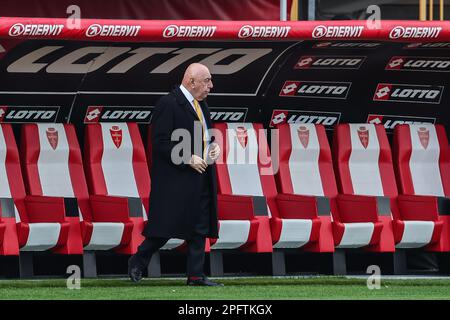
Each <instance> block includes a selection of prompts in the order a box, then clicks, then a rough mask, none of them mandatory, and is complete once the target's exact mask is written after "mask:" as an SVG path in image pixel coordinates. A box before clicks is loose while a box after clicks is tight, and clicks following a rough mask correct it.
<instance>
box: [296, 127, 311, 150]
mask: <svg viewBox="0 0 450 320" xmlns="http://www.w3.org/2000/svg"><path fill="white" fill-rule="evenodd" d="M297 134H298V138H299V139H300V142H301V143H302V145H303V147H304V148H305V149H306V148H308V143H309V130H308V128H306V127H305V126H300V127H298V128H297Z"/></svg>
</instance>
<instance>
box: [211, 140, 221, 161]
mask: <svg viewBox="0 0 450 320" xmlns="http://www.w3.org/2000/svg"><path fill="white" fill-rule="evenodd" d="M219 156H220V147H219V145H218V144H217V143H214V142H213V143H211V147H210V149H209V154H208V157H209V158H210V159H211V160H212V161H213V162H214V161H216V160H217V159H218V158H219Z"/></svg>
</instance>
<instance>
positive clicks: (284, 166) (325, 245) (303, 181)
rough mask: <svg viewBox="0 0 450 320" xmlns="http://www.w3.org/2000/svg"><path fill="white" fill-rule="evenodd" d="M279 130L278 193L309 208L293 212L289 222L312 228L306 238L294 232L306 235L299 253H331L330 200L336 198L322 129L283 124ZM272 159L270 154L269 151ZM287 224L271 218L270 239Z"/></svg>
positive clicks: (328, 150) (332, 174) (284, 220)
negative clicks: (306, 223) (296, 197)
mask: <svg viewBox="0 0 450 320" xmlns="http://www.w3.org/2000/svg"><path fill="white" fill-rule="evenodd" d="M278 129H279V141H280V143H279V170H278V172H277V174H276V181H277V184H278V189H279V190H280V191H281V193H283V194H294V195H302V196H304V197H303V198H304V199H305V200H304V201H305V204H306V203H308V205H309V207H310V208H307V207H304V208H305V210H303V211H301V210H298V208H297V209H296V210H294V211H293V214H294V215H293V216H292V217H293V218H296V219H300V220H302V219H305V218H306V221H310V222H311V224H312V226H316V227H315V228H314V227H313V228H311V229H308V230H310V231H309V232H306V234H305V233H304V232H303V233H302V232H299V231H300V230H304V229H302V228H301V227H300V226H299V227H297V228H295V229H294V231H295V234H296V235H297V236H300V237H301V236H302V234H304V235H306V239H305V240H304V241H303V246H302V249H303V250H305V251H313V252H333V251H334V242H333V233H332V227H331V213H330V200H331V199H332V198H334V197H335V196H336V195H337V187H336V181H335V177H334V172H333V163H332V160H331V150H330V146H329V143H328V139H327V136H326V133H325V128H324V127H323V126H322V125H314V124H283V125H281V126H278ZM272 156H274V150H272ZM289 221H290V220H286V219H280V218H277V217H272V220H271V226H272V239H273V240H274V243H276V242H277V241H276V240H275V239H279V237H280V236H279V234H278V230H279V229H282V227H283V223H285V222H289Z"/></svg>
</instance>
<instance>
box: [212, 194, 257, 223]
mask: <svg viewBox="0 0 450 320" xmlns="http://www.w3.org/2000/svg"><path fill="white" fill-rule="evenodd" d="M217 215H218V218H219V220H252V219H254V217H255V215H254V208H253V197H252V196H235V195H223V194H219V195H217Z"/></svg>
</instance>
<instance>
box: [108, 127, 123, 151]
mask: <svg viewBox="0 0 450 320" xmlns="http://www.w3.org/2000/svg"><path fill="white" fill-rule="evenodd" d="M109 133H110V134H111V139H112V141H113V142H114V144H115V145H116V147H117V149H119V148H120V145H121V144H122V129H120V128H119V126H112V127H111V129H109Z"/></svg>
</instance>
